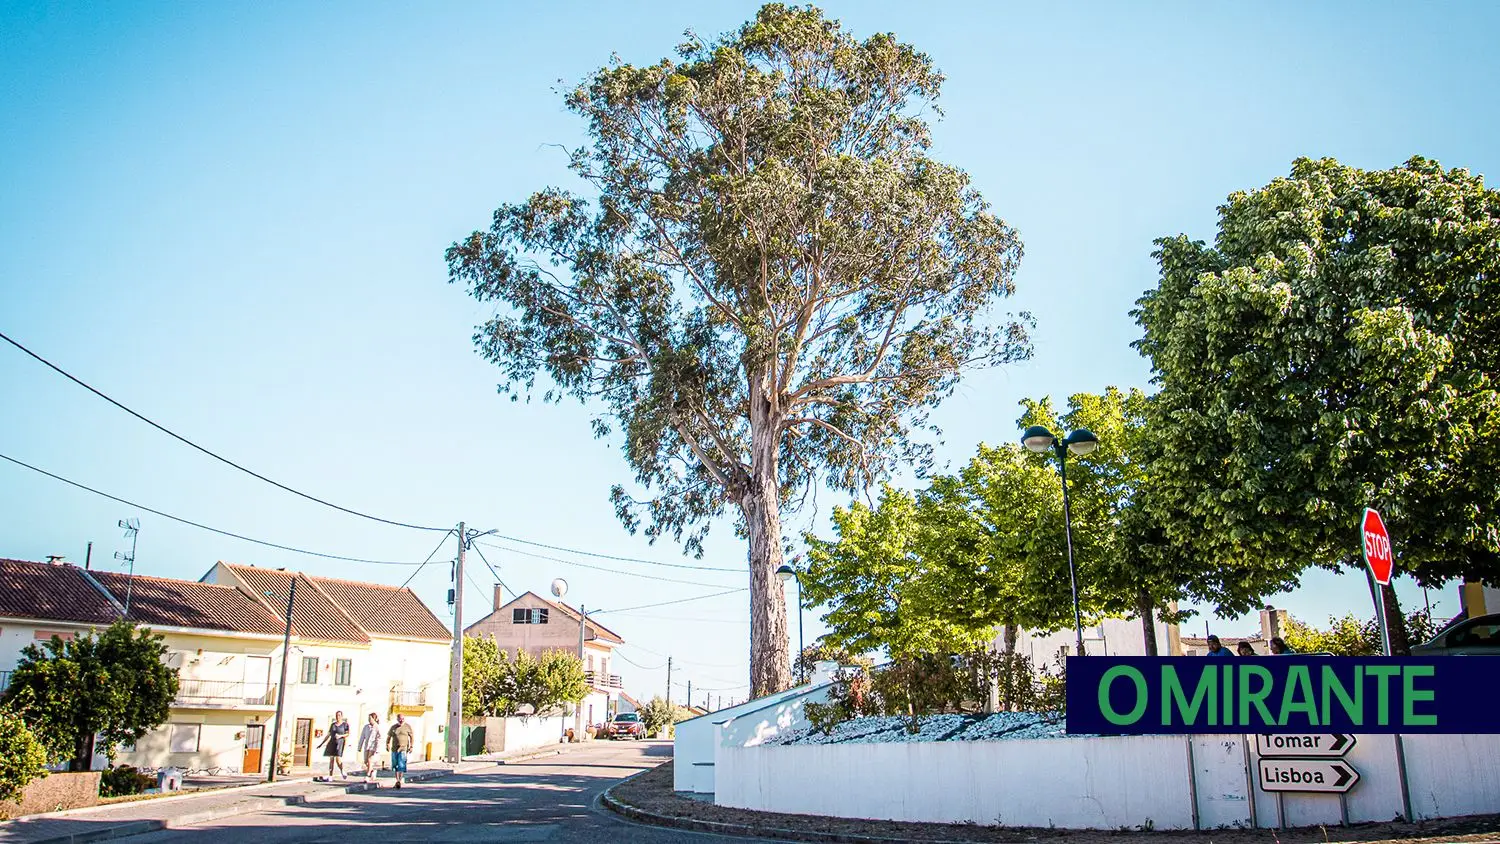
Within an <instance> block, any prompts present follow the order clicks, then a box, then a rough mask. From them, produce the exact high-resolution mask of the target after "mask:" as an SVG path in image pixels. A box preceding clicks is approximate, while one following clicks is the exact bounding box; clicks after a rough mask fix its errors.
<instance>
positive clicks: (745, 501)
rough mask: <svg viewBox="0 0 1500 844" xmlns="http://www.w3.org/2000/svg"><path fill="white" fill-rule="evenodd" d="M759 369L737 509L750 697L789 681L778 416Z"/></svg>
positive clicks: (753, 385)
mask: <svg viewBox="0 0 1500 844" xmlns="http://www.w3.org/2000/svg"><path fill="white" fill-rule="evenodd" d="M767 386H768V384H767V379H766V378H765V377H764V374H763V373H759V372H753V373H752V376H751V380H750V472H749V477H748V478H747V479H746V481H745V484H744V489H743V490H742V491H741V495H740V502H739V503H740V510H741V512H742V513H743V514H744V517H745V529H746V532H747V534H748V535H749V540H750V543H749V544H750V561H749V564H750V695H751V697H761V696H763V695H769V694H775V693H776V692H779V691H782V690H783V689H787V688H790V687H791V685H792V669H791V661H790V660H789V659H788V658H787V641H788V640H787V629H786V592H785V590H784V589H783V588H782V585H781V582H780V581H779V580H778V579H777V578H776V570H777V569H778V568H780V567H781V563H782V554H781V502H780V498H779V495H780V484H779V482H778V479H779V473H778V472H777V446H778V444H779V442H778V441H779V436H778V434H779V428H780V421H781V420H780V419H778V418H775V414H774V412H773V408H772V405H771V401H770V399H769V398H768V397H767V395H766V392H765V388H766V387H767Z"/></svg>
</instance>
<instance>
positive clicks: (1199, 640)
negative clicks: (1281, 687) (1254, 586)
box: [1180, 605, 1289, 656]
mask: <svg viewBox="0 0 1500 844" xmlns="http://www.w3.org/2000/svg"><path fill="white" fill-rule="evenodd" d="M1288 618H1289V616H1288V615H1287V612H1286V610H1278V609H1276V608H1275V607H1272V606H1270V605H1267V606H1266V608H1265V609H1263V610H1261V611H1260V634H1259V635H1257V636H1224V635H1219V644H1221V645H1223V646H1224V647H1226V648H1228V649H1229V650H1231V651H1233V650H1235V649H1236V648H1238V647H1239V644H1240V643H1241V642H1249V643H1250V647H1252V648H1254V649H1255V653H1256V654H1258V655H1260V656H1266V655H1268V654H1270V653H1271V640H1272V639H1273V638H1275V637H1277V636H1285V635H1286V628H1287V621H1288ZM1206 653H1208V637H1207V636H1206V635H1205V636H1183V637H1182V653H1181V654H1180V656H1203V655H1204V654H1206Z"/></svg>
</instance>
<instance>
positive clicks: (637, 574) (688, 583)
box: [474, 542, 725, 589]
mask: <svg viewBox="0 0 1500 844" xmlns="http://www.w3.org/2000/svg"><path fill="white" fill-rule="evenodd" d="M474 544H476V545H479V544H484V545H488V546H489V547H490V548H493V549H495V550H496V551H508V552H510V553H512V554H520V555H521V556H523V557H534V558H536V559H538V560H549V561H551V562H554V563H562V564H563V565H567V566H577V567H578V568H581V569H590V570H593V571H602V572H605V573H606V574H618V575H623V576H625V577H639V578H641V579H642V580H654V581H656V582H658V583H680V584H682V585H684V586H704V587H707V588H709V589H713V588H716V587H719V586H723V585H724V584H722V583H701V582H699V581H696V580H678V579H677V578H675V577H661V576H659V575H654V574H644V573H642V572H638V571H621V570H620V569H611V568H605V567H604V566H594V565H589V564H588V563H580V562H578V561H577V560H565V559H563V558H562V557H549V556H547V555H546V554H537V553H535V552H533V551H522V550H521V549H519V548H508V547H506V546H504V545H496V544H494V543H493V542H487V543H478V542H476V543H474ZM719 570H720V571H724V570H725V569H719Z"/></svg>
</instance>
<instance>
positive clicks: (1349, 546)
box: [1134, 158, 1500, 652]
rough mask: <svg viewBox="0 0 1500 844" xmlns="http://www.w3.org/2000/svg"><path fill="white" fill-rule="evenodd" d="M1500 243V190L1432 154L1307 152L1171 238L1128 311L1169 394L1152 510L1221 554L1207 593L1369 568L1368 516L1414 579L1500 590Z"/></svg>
mask: <svg viewBox="0 0 1500 844" xmlns="http://www.w3.org/2000/svg"><path fill="white" fill-rule="evenodd" d="M1497 241H1500V194H1497V193H1496V192H1495V191H1493V190H1490V189H1487V188H1486V187H1485V186H1484V183H1483V180H1482V178H1480V177H1479V176H1475V175H1472V174H1470V173H1469V172H1467V171H1465V170H1457V169H1454V170H1444V169H1443V168H1442V167H1440V166H1439V165H1438V164H1437V163H1436V162H1433V161H1429V160H1426V159H1423V158H1413V159H1411V160H1410V161H1408V162H1407V163H1406V164H1405V165H1403V166H1400V167H1396V168H1393V169H1390V170H1376V171H1369V170H1359V169H1356V168H1353V167H1347V166H1344V165H1341V164H1339V163H1338V162H1337V161H1333V160H1331V159H1323V160H1317V161H1314V160H1307V159H1300V160H1298V161H1297V162H1295V163H1294V164H1293V166H1292V171H1291V174H1290V175H1289V176H1288V177H1285V178H1279V179H1276V180H1274V181H1273V182H1271V183H1270V184H1268V185H1266V186H1265V187H1263V188H1260V189H1257V190H1253V191H1248V192H1238V193H1235V194H1232V195H1231V196H1230V197H1229V199H1228V201H1227V202H1226V203H1225V204H1224V205H1223V206H1222V207H1221V208H1220V210H1219V227H1218V235H1217V237H1216V238H1215V240H1214V243H1213V244H1212V245H1207V244H1204V243H1202V242H1195V241H1191V240H1189V239H1188V238H1186V237H1181V236H1180V237H1175V238H1164V239H1161V240H1158V241H1157V247H1158V251H1157V253H1156V255H1157V258H1158V261H1159V262H1160V266H1161V278H1160V282H1159V284H1158V286H1157V287H1156V289H1154V290H1151V291H1149V292H1147V293H1146V294H1145V296H1143V297H1142V298H1141V299H1140V301H1139V303H1138V309H1137V310H1136V311H1135V312H1134V313H1135V316H1136V318H1137V320H1138V322H1139V323H1140V325H1141V327H1142V328H1143V329H1144V331H1145V335H1144V337H1143V338H1142V339H1141V340H1140V341H1139V342H1138V343H1137V346H1138V348H1139V349H1140V350H1141V351H1142V352H1143V353H1144V354H1145V355H1146V356H1147V357H1148V358H1149V359H1150V361H1151V364H1152V367H1153V370H1154V372H1155V378H1156V381H1157V383H1158V385H1159V387H1160V390H1159V392H1158V394H1157V395H1156V397H1155V400H1154V402H1153V405H1154V408H1153V411H1152V414H1151V415H1152V417H1153V421H1152V425H1151V427H1152V435H1153V437H1156V438H1157V439H1158V442H1159V445H1160V452H1159V454H1158V456H1157V458H1156V459H1155V460H1154V461H1153V466H1152V469H1151V474H1152V477H1153V483H1154V484H1155V492H1154V494H1153V496H1152V501H1153V502H1155V504H1154V505H1153V506H1155V508H1156V510H1157V512H1158V515H1159V517H1160V519H1161V520H1162V524H1163V526H1164V529H1165V534H1166V536H1167V538H1168V540H1169V541H1170V542H1171V543H1173V544H1174V545H1177V546H1179V547H1181V548H1184V549H1189V551H1190V552H1191V553H1194V554H1197V555H1198V556H1200V557H1201V558H1202V559H1203V561H1204V563H1205V565H1204V567H1203V568H1204V571H1203V572H1202V576H1201V577H1199V578H1197V579H1196V580H1195V582H1194V583H1193V584H1191V588H1192V589H1193V591H1194V592H1195V595H1196V597H1198V598H1199V599H1201V600H1204V601H1207V602H1211V603H1214V604H1215V605H1216V606H1217V607H1218V609H1219V611H1220V613H1221V614H1237V613H1240V612H1245V611H1248V610H1251V609H1253V608H1254V607H1256V606H1258V605H1259V603H1260V602H1261V600H1262V598H1263V596H1265V595H1268V594H1272V593H1275V592H1279V591H1282V590H1284V589H1287V588H1290V587H1292V586H1295V585H1296V584H1297V582H1298V579H1299V576H1300V574H1301V572H1302V571H1303V569H1304V568H1305V567H1306V566H1309V565H1316V566H1320V567H1323V568H1327V569H1331V570H1340V569H1347V568H1353V567H1357V566H1359V565H1360V564H1361V561H1360V544H1359V533H1358V525H1359V519H1360V513H1361V511H1362V510H1363V509H1364V508H1365V507H1367V506H1373V507H1376V508H1377V509H1379V510H1380V511H1381V512H1382V514H1383V515H1384V516H1385V518H1386V522H1387V524H1388V525H1389V527H1390V529H1391V533H1392V535H1393V537H1394V539H1395V544H1396V558H1397V568H1398V571H1400V572H1402V573H1404V574H1409V575H1411V576H1413V577H1415V579H1416V580H1417V581H1418V582H1420V583H1422V584H1423V585H1436V584H1438V583H1440V582H1443V581H1445V580H1448V579H1451V578H1458V577H1464V578H1473V579H1478V580H1483V581H1485V582H1487V583H1500V543H1497V541H1496V538H1497V536H1500V530H1497V529H1500V485H1497V484H1496V483H1495V482H1494V479H1495V477H1496V476H1497V469H1500V466H1497V462H1500V449H1497V448H1496V447H1495V443H1496V442H1500V439H1497V434H1500V393H1497V390H1496V384H1495V373H1497V372H1500V309H1496V308H1494V307H1493V306H1492V303H1493V302H1494V300H1495V298H1496V294H1497V293H1500V250H1497V249H1496V248H1495V244H1496V242H1497ZM1382 591H1383V592H1384V595H1385V601H1386V603H1387V609H1388V612H1387V616H1388V617H1389V618H1391V619H1393V622H1394V621H1396V620H1400V619H1402V614H1401V612H1400V608H1399V607H1398V606H1397V605H1396V601H1395V592H1394V590H1393V589H1385V590H1382ZM1402 626H1403V625H1401V624H1398V623H1393V624H1392V627H1393V628H1394V629H1393V631H1392V632H1393V645H1394V647H1395V648H1396V649H1397V651H1398V652H1399V651H1400V650H1401V649H1403V648H1404V647H1405V645H1406V642H1405V635H1404V631H1403V630H1402V629H1401V628H1402Z"/></svg>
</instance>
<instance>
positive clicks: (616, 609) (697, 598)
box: [589, 586, 750, 615]
mask: <svg viewBox="0 0 1500 844" xmlns="http://www.w3.org/2000/svg"><path fill="white" fill-rule="evenodd" d="M749 591H750V587H748V586H741V587H740V588H738V589H726V590H724V591H723V592H714V593H712V594H709V595H695V596H694V597H691V598H678V599H677V600H675V601H662V602H661V603H659V604H641V605H640V606H637V607H614V608H612V609H607V610H594V611H593V612H591V613H589V615H602V614H603V613H607V612H624V611H625V610H644V609H650V608H652V607H666V606H671V605H672V604H685V603H687V602H689V601H705V600H708V599H709V598H718V597H720V596H723V595H733V594H734V593H736V592H749Z"/></svg>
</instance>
